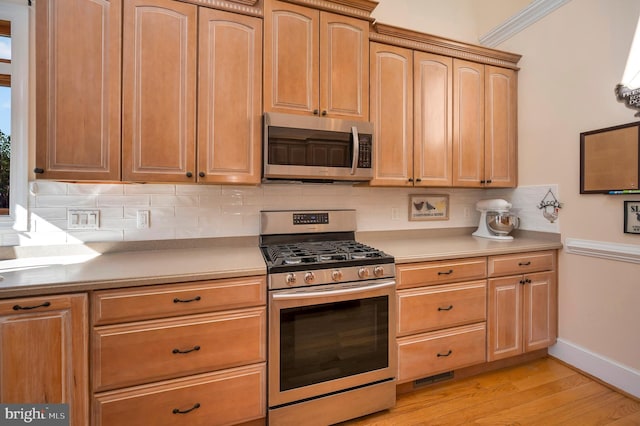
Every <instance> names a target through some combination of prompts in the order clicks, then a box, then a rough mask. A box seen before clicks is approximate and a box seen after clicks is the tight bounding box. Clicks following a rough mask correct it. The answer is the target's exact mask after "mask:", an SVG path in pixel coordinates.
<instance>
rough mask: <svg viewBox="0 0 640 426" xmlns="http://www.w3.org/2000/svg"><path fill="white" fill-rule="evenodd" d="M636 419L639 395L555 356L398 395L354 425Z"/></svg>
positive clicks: (636, 422) (639, 411)
mask: <svg viewBox="0 0 640 426" xmlns="http://www.w3.org/2000/svg"><path fill="white" fill-rule="evenodd" d="M468 424H481V425H492V426H493V425H545V426H547V425H563V426H564V425H579V426H588V425H615V426H621V425H625V426H627V425H640V401H639V400H636V399H633V398H629V397H627V396H625V395H623V394H620V393H618V392H615V391H614V390H612V389H610V388H608V387H606V386H604V385H602V384H600V383H598V382H597V381H594V380H593V379H591V378H589V377H587V376H585V375H583V374H580V373H579V372H577V371H576V370H573V369H571V368H569V367H567V366H566V365H564V364H562V363H560V362H559V361H557V360H555V359H553V358H542V359H539V360H535V361H532V362H529V363H527V364H524V365H520V366H516V367H509V368H505V369H502V370H498V371H494V372H490V373H484V374H481V375H478V376H475V377H469V378H466V379H461V380H459V381H452V382H450V383H446V382H443V383H440V384H436V385H432V386H430V387H425V388H423V389H419V390H416V391H413V392H410V393H406V394H402V395H398V401H397V404H396V406H395V407H394V408H393V409H391V410H387V411H382V412H380V413H377V414H372V415H369V416H365V417H361V418H359V419H356V420H352V421H349V422H345V423H342V424H341V426H347V425H348V426H356V425H377V426H383V425H385V426H386V425H389V426H391V425H393V426H405V425H406V426H413V425H468Z"/></svg>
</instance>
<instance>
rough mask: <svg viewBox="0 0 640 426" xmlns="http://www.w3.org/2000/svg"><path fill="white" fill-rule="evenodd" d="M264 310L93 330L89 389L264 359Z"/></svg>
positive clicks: (123, 384) (127, 384) (117, 385)
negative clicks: (91, 379)
mask: <svg viewBox="0 0 640 426" xmlns="http://www.w3.org/2000/svg"><path fill="white" fill-rule="evenodd" d="M265 317H266V308H264V307H260V308H251V309H243V310H237V311H228V312H223V313H212V314H202V315H192V316H187V317H178V318H173V319H167V320H154V321H146V322H138V323H131V324H122V325H110V326H103V327H97V328H96V329H95V330H94V332H93V387H94V390H96V391H99V390H106V389H114V388H117V387H122V386H130V385H136V384H141V383H149V382H152V381H156V380H161V379H170V378H175V377H180V376H185V375H188V374H195V373H203V372H206V371H211V370H219V369H222V368H229V367H234V366H239V365H244V364H250V363H256V362H261V361H264V360H265V346H266V326H265Z"/></svg>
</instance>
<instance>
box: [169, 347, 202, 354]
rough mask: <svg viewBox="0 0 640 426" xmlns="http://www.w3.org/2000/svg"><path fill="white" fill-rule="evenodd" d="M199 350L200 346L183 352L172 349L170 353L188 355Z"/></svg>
mask: <svg viewBox="0 0 640 426" xmlns="http://www.w3.org/2000/svg"><path fill="white" fill-rule="evenodd" d="M199 350H200V346H194V347H193V348H191V349H185V350H184V351H182V350H180V349H174V350H173V351H172V352H173V353H174V354H188V353H189V352H193V351H199Z"/></svg>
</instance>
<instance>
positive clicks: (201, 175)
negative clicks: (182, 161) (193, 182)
mask: <svg viewBox="0 0 640 426" xmlns="http://www.w3.org/2000/svg"><path fill="white" fill-rule="evenodd" d="M198 176H200V177H205V176H206V175H205V173H204V172H200V173H198Z"/></svg>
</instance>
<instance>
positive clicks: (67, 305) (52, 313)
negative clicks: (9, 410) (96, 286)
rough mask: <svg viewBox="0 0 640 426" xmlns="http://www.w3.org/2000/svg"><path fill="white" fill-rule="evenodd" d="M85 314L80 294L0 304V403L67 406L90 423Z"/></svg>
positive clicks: (77, 422) (75, 421)
mask: <svg viewBox="0 0 640 426" xmlns="http://www.w3.org/2000/svg"><path fill="white" fill-rule="evenodd" d="M87 323H88V314H87V297H86V295H84V294H79V295H65V296H49V297H33V298H25V299H10V300H3V301H1V302H0V402H1V403H3V404H25V403H33V404H46V403H50V404H60V403H66V404H69V414H70V417H71V425H73V426H86V425H87V424H89V414H88V396H89V375H88V362H87V358H88V328H87V327H88V325H87Z"/></svg>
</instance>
